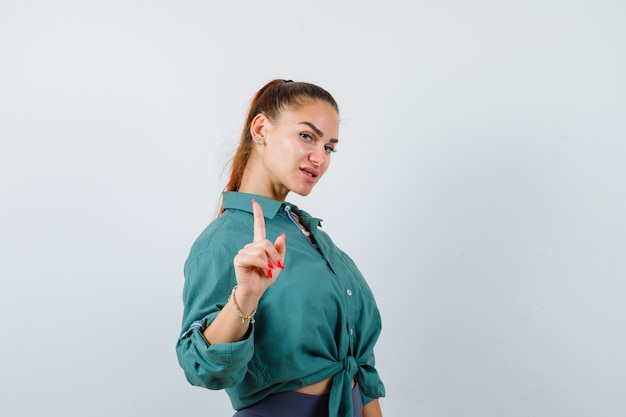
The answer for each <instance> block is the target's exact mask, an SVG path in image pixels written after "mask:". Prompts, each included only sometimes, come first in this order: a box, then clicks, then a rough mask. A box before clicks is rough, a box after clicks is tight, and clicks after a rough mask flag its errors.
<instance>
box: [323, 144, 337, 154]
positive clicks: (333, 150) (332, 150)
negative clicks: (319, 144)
mask: <svg viewBox="0 0 626 417" xmlns="http://www.w3.org/2000/svg"><path fill="white" fill-rule="evenodd" d="M324 150H325V151H326V153H331V152H337V150H336V149H335V148H333V147H332V146H330V145H326V146H324Z"/></svg>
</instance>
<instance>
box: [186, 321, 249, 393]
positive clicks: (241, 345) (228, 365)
mask: <svg viewBox="0 0 626 417" xmlns="http://www.w3.org/2000/svg"><path fill="white" fill-rule="evenodd" d="M210 321H212V318H211V319H210V320H207V322H210ZM253 353H254V326H252V330H251V332H250V334H249V336H248V337H247V338H246V339H243V340H240V341H238V342H233V343H215V344H210V343H209V342H207V340H206V339H205V338H204V335H203V334H202V328H198V327H194V328H191V329H189V330H188V331H187V332H185V333H184V334H183V335H182V336H181V337H180V339H179V340H178V344H177V346H176V354H177V356H178V362H179V363H180V366H181V367H182V368H183V371H184V372H185V377H186V378H187V380H188V381H189V383H191V384H193V385H196V386H201V387H205V388H209V389H216V390H217V389H222V388H229V387H233V386H235V385H237V384H238V383H240V382H241V381H242V380H243V378H244V376H245V374H246V369H247V364H248V362H250V360H251V359H252V355H253Z"/></svg>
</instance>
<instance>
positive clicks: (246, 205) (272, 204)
mask: <svg viewBox="0 0 626 417" xmlns="http://www.w3.org/2000/svg"><path fill="white" fill-rule="evenodd" d="M252 200H256V201H257V203H259V204H260V205H261V208H262V209H263V216H264V217H265V218H267V219H270V220H271V219H273V218H274V217H276V214H277V213H278V211H279V210H280V209H281V207H286V206H289V207H290V209H291V210H294V211H295V212H296V213H297V214H298V215H299V216H301V217H303V218H306V219H310V220H311V222H312V223H313V224H315V225H317V226H321V222H322V219H318V218H317V217H313V216H311V215H310V214H309V213H307V212H306V211H304V210H301V209H299V208H298V206H296V205H295V204H291V203H287V202H285V203H283V202H281V201H277V200H272V199H271V198H267V197H263V196H260V195H257V194H248V193H240V192H237V191H226V192H224V193H223V194H222V207H224V210H228V209H235V210H242V211H246V212H248V213H252ZM307 223H308V222H307Z"/></svg>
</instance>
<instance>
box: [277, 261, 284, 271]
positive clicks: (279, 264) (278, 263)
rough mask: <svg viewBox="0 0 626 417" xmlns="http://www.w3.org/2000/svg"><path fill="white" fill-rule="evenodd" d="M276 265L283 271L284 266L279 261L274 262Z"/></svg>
mask: <svg viewBox="0 0 626 417" xmlns="http://www.w3.org/2000/svg"><path fill="white" fill-rule="evenodd" d="M276 265H278V267H279V268H280V269H285V264H284V263H283V261H281V260H280V259H279V260H278V261H277V262H276Z"/></svg>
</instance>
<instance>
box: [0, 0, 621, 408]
mask: <svg viewBox="0 0 626 417" xmlns="http://www.w3.org/2000/svg"><path fill="white" fill-rule="evenodd" d="M624 22H626V3H624V2H623V1H621V0H615V1H603V0H593V1H592V0H588V1H575V0H574V1H566V0H562V1H545V0H544V1H538V0H527V1H524V2H522V1H517V2H511V1H488V0H477V1H471V2H469V1H460V0H456V1H455V0H450V1H445V0H444V1H427V2H420V1H415V2H413V1H399V0H387V1H384V2H383V1H377V2H373V1H350V2H341V1H316V2H306V3H304V2H303V3H299V2H294V1H274V0H268V1H252V0H247V1H230V2H226V1H219V2H218V1H214V2H210V1H144V2H140V1H119V0H113V1H107V2H104V1H101V2H95V1H91V2H86V1H74V2H72V1H67V0H66V1H55V2H46V1H40V2H36V1H21V0H20V1H17V0H13V1H9V0H2V1H0V60H1V62H0V140H1V142H0V198H1V201H0V278H1V281H0V282H1V284H0V285H1V288H0V326H1V327H0V334H1V337H2V343H1V345H0V415H2V416H7V417H22V416H24V417H26V416H28V417H34V416H67V417H74V416H168V417H169V416H178V415H185V416H229V415H232V409H231V407H230V404H229V402H228V400H227V396H226V394H225V393H224V392H211V391H208V390H204V389H200V388H196V387H192V386H191V385H189V384H188V383H187V382H186V380H185V378H184V376H183V373H182V371H181V370H180V368H179V367H178V364H177V361H176V357H175V352H174V345H175V342H176V338H177V336H178V333H179V331H180V328H179V326H180V319H181V313H182V302H181V291H182V284H183V278H182V266H183V262H184V260H185V258H186V255H187V253H188V250H189V248H190V246H191V243H192V242H193V240H194V239H195V238H196V236H197V235H198V234H199V233H200V231H201V230H202V229H203V228H204V227H205V226H206V224H207V223H208V222H209V221H210V220H211V219H212V217H213V215H214V214H215V210H216V208H217V204H218V197H219V193H220V190H221V189H222V188H223V187H224V185H225V182H226V178H227V173H226V172H227V171H226V170H225V167H226V165H227V163H228V161H229V158H230V157H231V156H232V154H233V152H234V149H235V147H236V144H237V140H238V136H239V131H240V129H241V123H242V120H243V117H244V113H245V111H246V107H247V104H248V103H249V100H250V98H251V97H252V95H253V94H254V92H255V91H256V90H257V89H258V88H260V87H261V86H262V85H263V84H265V83H266V82H267V81H269V80H270V79H273V78H291V79H294V80H301V81H310V82H314V83H317V84H319V85H321V86H323V87H325V88H326V89H328V90H329V91H330V92H331V93H333V95H334V96H335V98H336V99H337V101H338V102H339V104H340V107H341V111H342V114H341V116H342V122H341V132H340V139H341V144H340V146H339V148H338V149H339V151H338V153H337V154H335V155H333V163H332V166H331V169H330V170H329V172H328V173H327V175H326V177H325V178H324V180H323V181H322V183H321V184H320V185H319V186H318V188H317V189H316V190H315V191H314V192H313V193H312V195H311V196H310V197H308V198H306V199H301V198H293V199H292V201H293V202H295V203H296V204H298V205H300V206H301V207H303V208H304V209H306V210H307V211H309V212H311V213H312V214H314V215H316V216H318V217H322V218H323V219H324V227H325V230H326V231H328V232H329V233H330V234H331V235H332V236H333V238H334V239H335V241H336V242H337V243H338V244H339V245H340V246H341V247H342V248H343V249H345V250H346V251H347V252H348V253H349V254H350V255H351V256H352V257H353V258H354V259H355V261H356V262H357V264H358V265H359V266H360V267H361V269H362V271H363V273H364V274H365V275H366V277H367V278H368V280H369V282H370V284H371V286H372V288H373V290H374V292H375V294H376V296H377V299H378V302H379V306H380V309H381V312H382V314H383V325H384V328H383V333H382V337H381V340H380V342H379V344H378V348H377V356H378V369H379V372H380V374H381V375H382V377H383V378H384V381H385V384H386V387H387V391H388V395H387V397H386V398H384V399H382V400H381V404H382V407H383V410H384V412H385V415H386V416H387V417H390V416H427V417H456V416H459V417H460V416H477V417H478V416H481V417H496V416H507V417H509V416H510V417H528V416H532V417H552V416H568V417H569V416H581V417H582V416H603V417H610V416H624V415H626V397H625V396H624V392H626V354H625V352H626V335H625V329H626V305H625V302H624V300H625V298H626V284H625V278H626V261H625V258H626V257H625V253H626V240H625V239H626V237H625V236H626V220H625V213H626V186H625V179H626V168H625V161H626V124H625V115H626V81H625V76H624V74H626V58H625V55H626V26H625V23H624Z"/></svg>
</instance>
